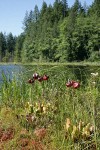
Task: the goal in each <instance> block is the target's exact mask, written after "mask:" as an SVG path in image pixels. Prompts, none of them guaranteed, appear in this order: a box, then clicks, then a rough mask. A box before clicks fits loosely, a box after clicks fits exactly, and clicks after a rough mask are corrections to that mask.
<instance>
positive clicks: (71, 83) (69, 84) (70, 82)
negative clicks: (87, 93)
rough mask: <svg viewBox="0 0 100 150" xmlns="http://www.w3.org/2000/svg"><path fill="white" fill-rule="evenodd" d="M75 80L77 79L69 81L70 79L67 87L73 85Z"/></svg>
mask: <svg viewBox="0 0 100 150" xmlns="http://www.w3.org/2000/svg"><path fill="white" fill-rule="evenodd" d="M74 82H75V81H69V80H68V82H67V83H66V86H67V87H71V86H72V85H73V83H74Z"/></svg>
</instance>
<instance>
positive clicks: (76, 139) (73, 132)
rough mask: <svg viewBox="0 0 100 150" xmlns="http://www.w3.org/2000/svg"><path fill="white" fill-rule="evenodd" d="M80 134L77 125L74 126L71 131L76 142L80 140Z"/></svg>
mask: <svg viewBox="0 0 100 150" xmlns="http://www.w3.org/2000/svg"><path fill="white" fill-rule="evenodd" d="M79 135H80V132H79V130H78V128H77V126H75V125H74V126H73V131H72V133H71V136H72V139H73V140H74V142H77V141H78V140H79Z"/></svg>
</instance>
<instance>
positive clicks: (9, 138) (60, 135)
mask: <svg viewBox="0 0 100 150" xmlns="http://www.w3.org/2000/svg"><path fill="white" fill-rule="evenodd" d="M34 70H36V72H38V73H39V75H40V76H43V75H44V74H47V75H48V76H49V79H48V80H46V81H42V82H39V81H38V80H35V82H34V83H33V84H31V83H28V77H29V78H32V74H31V71H32V70H29V72H28V74H27V73H26V74H27V75H25V76H24V75H23V76H22V75H20V79H19V80H18V79H17V78H16V76H14V78H13V79H12V80H10V81H7V79H6V76H5V75H3V79H4V82H3V84H2V86H1V88H0V99H1V100H0V103H1V105H0V125H1V128H0V135H1V136H0V141H1V142H0V148H1V149H4V150H6V149H7V150H11V149H15V150H19V149H26V150H31V149H35V150H75V149H76V150H81V149H82V150H88V149H91V150H99V148H100V147H99V145H100V124H99V122H100V120H99V119H100V118H99V116H100V86H99V84H100V77H99V76H91V74H90V75H89V77H88V76H87V77H86V83H84V82H83V81H82V80H80V81H77V77H76V76H74V74H73V72H72V73H71V72H70V70H65V69H64V67H63V66H62V67H61V68H60V67H59V66H55V65H54V66H52V67H50V68H48V66H47V67H45V68H44V69H43V68H42V67H41V66H37V67H36V68H35V69H34ZM68 78H70V79H73V80H75V81H77V82H80V87H79V88H77V89H74V88H73V87H66V82H67V79H68ZM81 79H82V78H81ZM9 128H10V131H9ZM5 143H6V144H5Z"/></svg>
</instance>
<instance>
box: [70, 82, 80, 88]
mask: <svg viewBox="0 0 100 150" xmlns="http://www.w3.org/2000/svg"><path fill="white" fill-rule="evenodd" d="M72 86H73V88H74V89H77V88H79V87H80V83H79V82H74V83H73V85H72Z"/></svg>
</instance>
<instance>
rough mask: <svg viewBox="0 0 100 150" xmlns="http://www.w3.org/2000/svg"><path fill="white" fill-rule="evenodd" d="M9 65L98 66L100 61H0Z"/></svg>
mask: <svg viewBox="0 0 100 150" xmlns="http://www.w3.org/2000/svg"><path fill="white" fill-rule="evenodd" d="M8 64H9V65H10V64H15V65H18V64H19V65H28V66H29V65H42V66H45V65H48V66H55V65H57V66H58V65H59V66H64V65H65V66H66V65H67V66H72V65H73V66H100V61H98V62H87V61H80V62H64V63H61V62H31V63H18V62H9V63H8V62H7V63H5V62H2V63H0V65H8Z"/></svg>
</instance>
